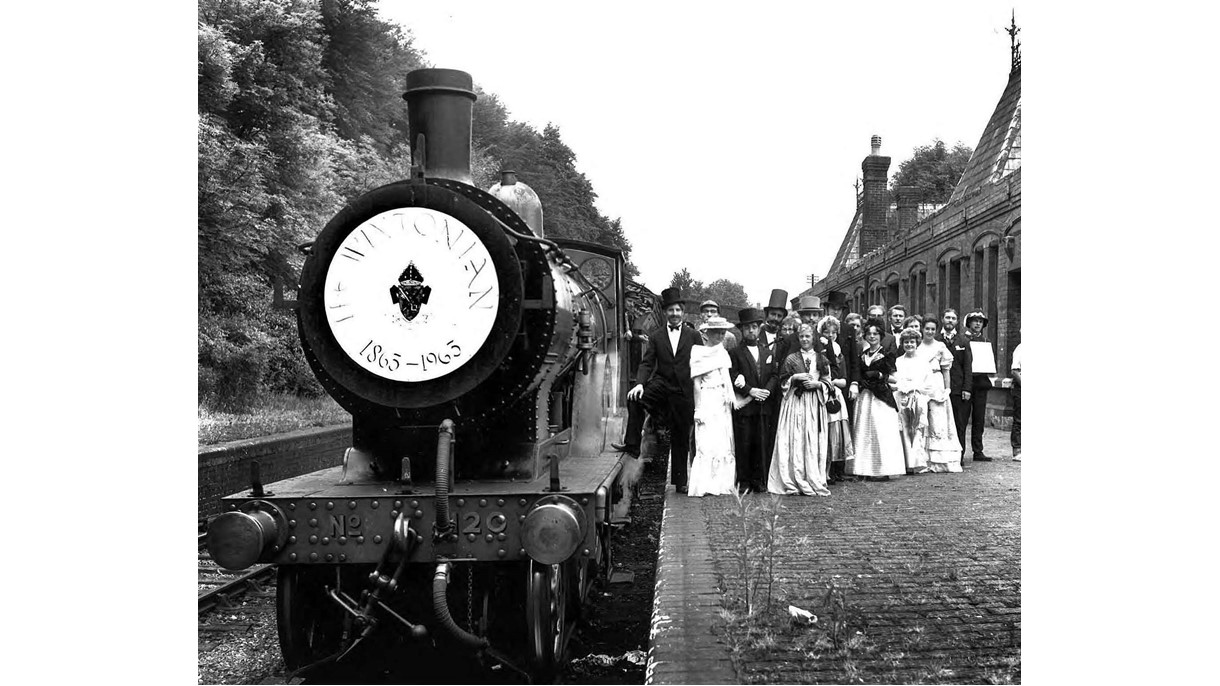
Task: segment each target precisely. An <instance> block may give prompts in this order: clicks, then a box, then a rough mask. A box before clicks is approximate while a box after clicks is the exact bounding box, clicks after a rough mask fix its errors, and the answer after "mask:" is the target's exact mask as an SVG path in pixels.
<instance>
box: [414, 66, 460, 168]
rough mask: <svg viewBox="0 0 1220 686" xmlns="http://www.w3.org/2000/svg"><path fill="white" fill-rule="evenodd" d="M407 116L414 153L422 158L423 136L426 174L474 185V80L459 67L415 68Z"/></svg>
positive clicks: (417, 157) (416, 157) (417, 159)
mask: <svg viewBox="0 0 1220 686" xmlns="http://www.w3.org/2000/svg"><path fill="white" fill-rule="evenodd" d="M402 97H403V99H404V100H406V101H407V118H408V122H409V123H410V126H411V156H412V158H413V162H415V163H416V164H418V163H419V160H420V153H421V151H420V150H417V149H416V148H417V147H418V145H419V136H420V134H423V136H424V149H423V150H422V153H423V165H424V175H425V176H429V177H433V176H434V177H438V178H442V179H450V180H452V181H460V182H462V183H465V184H472V183H473V179H471V177H470V139H471V113H472V110H473V108H474V101H475V99H476V97H477V96H475V94H474V80H473V79H472V78H471V77H470V74H467V73H466V72H464V71H458V70H457V69H416V70H415V71H412V72H409V73H408V74H407V92H405V93H403V94H402Z"/></svg>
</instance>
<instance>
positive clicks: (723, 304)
mask: <svg viewBox="0 0 1220 686" xmlns="http://www.w3.org/2000/svg"><path fill="white" fill-rule="evenodd" d="M706 294H707V297H708V298H711V299H712V300H715V301H716V304H717V305H719V306H720V312H721V314H723V313H725V312H733V311H736V310H742V309H745V308H747V307H749V306H750V296H748V295H746V289H745V288H744V287H743V286H742V285H741V284H739V283H737V282H736V281H729V280H728V279H716V280H715V281H713V282H711V283H709V284H708V285H707V290H706Z"/></svg>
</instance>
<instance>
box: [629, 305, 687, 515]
mask: <svg viewBox="0 0 1220 686" xmlns="http://www.w3.org/2000/svg"><path fill="white" fill-rule="evenodd" d="M682 303H683V299H682V293H681V291H679V290H678V289H677V288H666V289H665V290H663V291H661V307H662V309H663V310H664V311H665V325H663V326H661V327H660V328H658V329H657V330H656V331H654V332H653V333H652V334H650V335H649V337H648V344H647V345H646V346H645V347H644V359H642V360H641V361H640V367H639V369H638V370H636V377H635V379H636V385H635V386H633V387H632V389H631V390H630V391H628V392H627V400H629V401H637V402H641V403H642V404H643V406H644V408H645V409H647V410H648V412H649V413H650V414H652V415H653V417H657V416H662V415H664V416H666V420H667V421H666V424H667V425H668V426H669V445H670V462H669V468H670V482H671V483H673V485H674V486H675V487H676V489H677V491H678V492H679V493H686V486H687V483H686V461H687V459H688V458H689V457H690V433H691V427H692V426H693V424H694V421H695V385H694V381H693V380H692V379H691V374H690V357H691V348H692V347H694V346H696V345H703V341H702V339H701V338H700V336H699V332H698V331H695V330H694V329H692V328H690V327H687V326H683V325H682V323H683V321H684V317H683V307H682ZM638 414H639V413H637V415H638ZM628 419H629V425H628V427H627V434H626V438H625V441H630V442H631V443H632V444H633V447H634V448H635V453H634V454H639V449H638V446H639V444H640V431H641V429H642V428H643V426H642V419H637V420H636V423H630V416H629V417H628ZM637 424H638V425H637Z"/></svg>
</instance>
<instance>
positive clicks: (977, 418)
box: [614, 288, 1020, 496]
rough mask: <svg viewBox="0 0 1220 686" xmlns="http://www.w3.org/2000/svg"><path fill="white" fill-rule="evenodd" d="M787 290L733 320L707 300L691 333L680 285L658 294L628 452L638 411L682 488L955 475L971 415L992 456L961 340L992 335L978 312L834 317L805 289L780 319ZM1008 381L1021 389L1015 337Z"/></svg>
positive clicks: (710, 491)
mask: <svg viewBox="0 0 1220 686" xmlns="http://www.w3.org/2000/svg"><path fill="white" fill-rule="evenodd" d="M787 298H788V294H787V293H786V292H785V291H783V290H780V289H776V290H774V291H772V293H771V299H770V301H769V302H768V305H767V307H766V308H763V309H758V308H746V309H743V310H741V311H739V312H738V319H739V321H738V324H737V326H736V327H734V326H733V325H732V324H731V323H730V322H729V321H728V320H726V319H725V318H723V317H721V316H719V311H718V309H719V308H718V306H716V303H714V302H710V301H709V302H705V303H703V306H702V307H701V310H702V312H701V314H702V315H703V318H702V322H701V323H700V325H699V326H698V330H696V329H695V328H694V327H692V326H691V324H690V323H688V322H686V318H685V310H684V303H683V298H682V294H681V292H680V291H679V289H676V288H670V289H666V290H665V291H663V292H662V294H661V300H662V308H663V309H664V312H665V320H666V322H665V325H664V326H663V327H661V328H659V329H657V330H656V331H653V332H651V333H648V334H640V335H639V338H640V342H641V343H642V345H643V357H642V360H641V362H640V366H639V369H638V372H637V374H636V385H635V386H634V387H632V388H631V390H630V391H628V393H627V398H628V421H627V428H626V433H625V438H624V441H623V443H622V444H615V445H614V447H615V448H616V449H619V450H623V451H626V452H628V453H631V454H633V455H636V456H638V455H639V446H640V441H641V430H642V429H643V426H644V415H645V413H647V414H650V415H652V416H653V417H654V418H660V419H662V420H663V421H664V422H665V423H666V424H667V425H668V427H669V433H670V447H671V451H672V452H671V456H672V457H671V461H670V466H671V481H672V483H673V484H674V486H675V487H676V489H677V490H678V492H680V493H686V494H687V495H691V496H701V495H725V494H730V493H733V492H734V491H735V490H741V491H744V490H752V491H756V492H761V491H768V492H771V493H776V494H782V495H796V494H801V495H819V496H826V495H830V490H829V489H828V488H827V486H828V484H830V483H834V482H836V481H854V480H859V479H869V480H888V479H889V478H890V477H892V476H899V475H905V474H923V473H935V472H961V471H962V463H963V453H964V452H965V448H966V439H965V432H966V427H967V425H968V424H971V423H972V424H973V428H972V432H971V441H970V447H971V450H972V459H973V460H975V461H980V462H985V461H990V460H991V459H992V458H991V457H990V456H988V455H985V454H984V452H983V441H982V437H983V426H984V417H983V412H984V411H985V409H986V398H987V389H988V388H990V387H991V381H990V375H989V374H987V373H974V370H973V369H972V361H973V353H972V349H973V350H978V348H977V347H974V346H972V344H978V343H987V345H988V346H990V343H989V342H988V341H987V338H986V335H985V334H983V328H985V327H986V325H987V317H986V315H984V314H983V313H982V312H981V311H974V312H970V313H969V314H967V315H966V318H965V321H964V324H965V326H966V331H959V330H958V326H957V323H958V315H957V312H956V311H955V310H953V309H947V310H945V311H944V312H942V313H941V316H940V317H939V318H937V317H935V316H934V315H928V316H925V317H921V316H918V315H912V316H907V314H906V310H905V309H904V308H903V307H902V306H901V305H897V306H894V307H891V308H889V311H888V317H887V312H886V310H885V309H884V308H882V307H880V306H874V307H870V308H869V310H868V318H867V319H866V318H865V317H863V316H861V315H860V314H857V313H850V314H848V315H846V316H845V317H844V321H843V322H842V325H841V324H840V322H839V320H838V319H837V318H835V317H833V316H821V309H820V307H819V305H820V303H819V302H818V300H817V298H813V297H809V296H805V297H802V298H801V299H800V306H799V307H798V309H797V315H798V316H796V317H789V315H788V310H787V305H788V300H787ZM733 329H736V330H737V332H738V334H737V335H734V334H730V333H728V332H729V331H730V330H733ZM726 339H727V340H726ZM1013 378H1014V386H1015V389H1014V396H1015V397H1019V384H1020V381H1019V380H1020V346H1018V347H1017V350H1016V351H1014V354H1013ZM1016 403H1017V405H1016V407H1017V412H1018V415H1017V417H1016V418H1015V421H1014V429H1013V435H1012V442H1013V455H1014V459H1017V460H1019V459H1020V415H1019V399H1018V400H1017V401H1016ZM692 437H693V445H692Z"/></svg>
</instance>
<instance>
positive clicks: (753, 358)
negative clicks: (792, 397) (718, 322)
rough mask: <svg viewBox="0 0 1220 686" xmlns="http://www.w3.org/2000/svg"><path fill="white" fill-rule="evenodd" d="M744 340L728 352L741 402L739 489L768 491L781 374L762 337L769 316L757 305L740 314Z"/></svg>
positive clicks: (736, 422)
mask: <svg viewBox="0 0 1220 686" xmlns="http://www.w3.org/2000/svg"><path fill="white" fill-rule="evenodd" d="M738 317H739V318H740V320H741V333H742V335H743V336H744V337H745V341H744V342H743V343H742V344H741V345H739V346H737V348H735V349H734V350H732V351H730V352H729V363H730V366H729V378H730V379H732V380H733V387H734V389H735V393H736V395H737V397H738V401H739V402H742V401H744V402H746V404H745V405H744V406H743V407H741V408H740V409H738V410H737V411H736V412H734V413H733V447H734V453H735V459H736V462H737V488H738V489H739V490H746V489H751V490H753V491H754V492H755V493H762V492H765V491H766V490H767V473H768V471H769V470H770V468H771V450H772V447H773V446H774V443H775V417H776V415H777V414H778V412H779V406H780V392H779V375H778V371H777V369H776V366H775V360H774V354H773V353H772V351H771V349H770V348H768V347H767V346H766V345H764V344H762V342H761V341H760V340H759V331H760V329H761V326H762V322H763V319H765V317H766V315H764V314H763V312H762V310H759V309H757V308H753V307H750V308H746V309H744V310H741V311H740V312H739V313H738Z"/></svg>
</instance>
